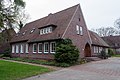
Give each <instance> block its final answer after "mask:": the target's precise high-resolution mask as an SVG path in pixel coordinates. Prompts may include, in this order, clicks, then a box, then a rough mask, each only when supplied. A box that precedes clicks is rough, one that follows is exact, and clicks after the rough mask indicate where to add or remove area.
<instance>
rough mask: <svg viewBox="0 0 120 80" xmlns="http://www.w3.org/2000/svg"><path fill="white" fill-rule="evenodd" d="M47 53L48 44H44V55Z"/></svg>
mask: <svg viewBox="0 0 120 80" xmlns="http://www.w3.org/2000/svg"><path fill="white" fill-rule="evenodd" d="M48 51H49V45H48V43H45V44H44V53H48Z"/></svg>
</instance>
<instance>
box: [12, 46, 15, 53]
mask: <svg viewBox="0 0 120 80" xmlns="http://www.w3.org/2000/svg"><path fill="white" fill-rule="evenodd" d="M12 53H15V46H14V45H12Z"/></svg>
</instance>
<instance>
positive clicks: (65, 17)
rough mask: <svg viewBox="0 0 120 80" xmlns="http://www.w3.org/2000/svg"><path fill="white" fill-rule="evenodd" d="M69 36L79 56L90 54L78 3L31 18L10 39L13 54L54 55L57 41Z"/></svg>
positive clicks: (40, 57)
mask: <svg viewBox="0 0 120 80" xmlns="http://www.w3.org/2000/svg"><path fill="white" fill-rule="evenodd" d="M66 38H69V39H71V40H72V42H73V44H74V45H75V46H76V47H77V48H78V49H79V51H80V57H90V56H92V45H91V44H92V39H91V36H90V33H89V31H88V29H87V26H86V23H85V20H84V17H83V14H82V10H81V8H80V5H79V4H78V5H75V6H73V7H70V8H68V9H65V10H62V11H60V12H57V13H54V14H52V13H50V14H49V15H48V16H46V17H44V18H41V19H39V20H36V21H33V22H30V23H28V24H26V25H25V27H23V28H22V29H21V30H20V32H18V34H17V35H16V36H15V37H14V38H13V39H12V40H11V47H12V53H11V55H12V56H13V57H27V58H34V59H54V54H55V46H56V43H57V42H58V41H59V40H61V39H66Z"/></svg>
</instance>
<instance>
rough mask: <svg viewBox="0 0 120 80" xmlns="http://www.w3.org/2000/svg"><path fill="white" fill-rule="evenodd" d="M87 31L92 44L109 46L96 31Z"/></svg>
mask: <svg viewBox="0 0 120 80" xmlns="http://www.w3.org/2000/svg"><path fill="white" fill-rule="evenodd" d="M89 33H90V37H91V40H92V45H97V46H105V47H109V45H108V44H107V43H106V42H105V41H104V40H103V39H102V38H101V37H100V36H99V35H98V34H97V33H95V32H92V31H89Z"/></svg>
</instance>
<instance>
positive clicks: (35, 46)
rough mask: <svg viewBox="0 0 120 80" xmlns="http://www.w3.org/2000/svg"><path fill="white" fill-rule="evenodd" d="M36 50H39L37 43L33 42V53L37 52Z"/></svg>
mask: <svg viewBox="0 0 120 80" xmlns="http://www.w3.org/2000/svg"><path fill="white" fill-rule="evenodd" d="M36 51H37V45H36V44H33V53H36Z"/></svg>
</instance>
